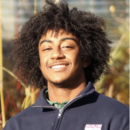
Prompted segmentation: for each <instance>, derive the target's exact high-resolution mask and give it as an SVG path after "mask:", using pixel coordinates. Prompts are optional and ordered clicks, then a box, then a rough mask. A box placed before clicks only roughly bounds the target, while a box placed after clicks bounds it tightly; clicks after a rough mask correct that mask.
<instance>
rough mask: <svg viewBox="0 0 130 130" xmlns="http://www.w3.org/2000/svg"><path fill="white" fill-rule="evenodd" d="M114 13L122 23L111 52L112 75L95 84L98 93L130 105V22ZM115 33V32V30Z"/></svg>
mask: <svg viewBox="0 0 130 130" xmlns="http://www.w3.org/2000/svg"><path fill="white" fill-rule="evenodd" d="M112 11H113V10H112ZM113 13H115V12H114V11H113V12H112V16H113V17H114V18H115V20H117V21H118V22H120V26H119V27H118V28H117V29H116V33H120V34H121V37H120V39H119V41H118V43H117V46H116V47H115V48H114V50H112V52H111V60H110V63H109V64H110V74H109V75H105V76H102V77H101V79H100V81H98V82H97V83H96V84H95V87H96V89H97V91H98V92H100V93H102V94H105V95H107V96H109V97H112V98H115V99H117V100H118V101H120V102H122V103H123V104H126V105H127V106H128V105H129V52H130V50H129V21H127V20H124V19H121V18H118V17H117V16H116V15H115V14H113ZM113 31H115V30H113Z"/></svg>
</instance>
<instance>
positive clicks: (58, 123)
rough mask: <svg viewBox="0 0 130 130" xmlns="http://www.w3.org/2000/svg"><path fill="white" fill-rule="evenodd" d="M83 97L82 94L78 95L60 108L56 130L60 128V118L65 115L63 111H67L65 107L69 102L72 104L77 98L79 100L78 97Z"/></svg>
mask: <svg viewBox="0 0 130 130" xmlns="http://www.w3.org/2000/svg"><path fill="white" fill-rule="evenodd" d="M82 97H83V96H82V95H79V96H77V97H76V98H74V99H72V100H71V101H69V102H68V103H67V104H66V105H65V106H64V107H63V108H62V109H59V113H58V116H57V121H56V124H55V127H54V130H58V128H59V125H60V119H61V117H62V115H63V112H64V111H65V108H66V107H67V106H68V104H69V105H70V104H71V103H73V102H75V101H76V100H78V99H80V98H82Z"/></svg>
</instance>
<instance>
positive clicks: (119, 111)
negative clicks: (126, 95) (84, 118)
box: [97, 93, 129, 130]
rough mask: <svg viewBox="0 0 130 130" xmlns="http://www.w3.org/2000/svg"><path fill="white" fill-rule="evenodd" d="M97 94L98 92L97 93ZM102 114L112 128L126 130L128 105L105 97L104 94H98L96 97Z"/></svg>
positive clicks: (127, 125)
mask: <svg viewBox="0 0 130 130" xmlns="http://www.w3.org/2000/svg"><path fill="white" fill-rule="evenodd" d="M97 94H98V93H97ZM97 102H98V105H99V107H97V108H98V109H100V111H101V113H102V115H104V117H106V118H107V119H108V120H109V121H110V122H111V126H112V127H113V128H117V126H120V128H119V129H121V130H127V129H128V127H129V107H128V106H126V105H124V104H122V103H121V102H119V101H117V100H115V99H113V98H110V97H107V96H105V95H102V94H99V96H98V99H97Z"/></svg>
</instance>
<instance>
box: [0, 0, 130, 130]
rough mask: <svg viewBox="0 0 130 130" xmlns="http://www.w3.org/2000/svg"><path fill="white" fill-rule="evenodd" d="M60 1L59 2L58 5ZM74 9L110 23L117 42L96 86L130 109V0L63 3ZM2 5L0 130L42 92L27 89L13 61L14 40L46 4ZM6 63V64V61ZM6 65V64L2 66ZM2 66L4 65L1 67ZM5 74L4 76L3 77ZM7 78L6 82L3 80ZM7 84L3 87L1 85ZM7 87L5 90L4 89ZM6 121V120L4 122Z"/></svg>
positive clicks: (19, 0) (16, 0) (19, 1)
mask: <svg viewBox="0 0 130 130" xmlns="http://www.w3.org/2000/svg"><path fill="white" fill-rule="evenodd" d="M58 1H59V0H56V1H55V2H58ZM61 1H63V2H68V3H69V6H70V8H72V7H74V6H76V7H77V8H78V9H80V10H85V11H90V12H93V13H95V14H96V15H98V16H101V17H103V18H104V19H105V21H106V31H107V37H108V38H109V39H110V40H112V41H113V44H112V45H111V46H112V51H111V57H112V58H111V60H110V63H109V64H110V66H111V67H110V70H111V74H110V75H106V76H102V78H101V80H100V81H98V82H97V83H96V84H95V88H96V90H97V91H98V92H100V93H102V94H104V95H107V96H109V97H112V98H115V99H116V100H119V101H120V102H122V103H123V104H125V105H127V106H128V105H129V52H130V51H129V1H128V0H100V1H99V0H61ZM0 2H1V7H0V10H1V15H0V19H1V21H0V22H1V28H0V30H1V34H2V35H1V37H2V38H1V40H2V41H1V42H2V46H1V43H0V48H2V53H1V51H0V63H1V64H2V66H3V67H1V66H0V76H1V77H0V87H1V94H0V96H1V106H0V112H1V113H0V127H1V128H0V130H1V129H2V124H3V125H4V124H5V123H6V121H7V120H8V119H9V118H10V117H12V116H14V115H16V114H17V113H19V112H20V111H21V110H23V109H24V108H26V107H27V106H29V105H31V104H32V103H33V102H35V100H36V98H37V97H38V94H39V91H40V90H38V89H37V90H36V89H35V88H33V87H31V88H30V87H28V88H25V85H24V83H22V81H20V80H19V79H18V78H19V74H18V73H17V72H16V66H15V63H14V61H13V59H12V58H10V59H9V58H8V57H9V54H10V52H11V50H12V47H13V45H12V43H11V41H12V39H13V38H14V37H17V35H18V32H19V31H20V29H21V27H22V25H23V24H24V23H25V22H26V21H27V20H28V19H29V18H30V17H31V16H32V15H33V14H34V12H36V10H35V9H37V11H40V10H42V7H43V5H44V4H45V0H0ZM2 59H3V60H2ZM2 61H3V62H2ZM1 64H0V65H1ZM2 72H3V74H2ZM2 77H3V78H2ZM1 80H2V81H3V84H2V83H1ZM2 87H3V89H2ZM2 119H3V120H2Z"/></svg>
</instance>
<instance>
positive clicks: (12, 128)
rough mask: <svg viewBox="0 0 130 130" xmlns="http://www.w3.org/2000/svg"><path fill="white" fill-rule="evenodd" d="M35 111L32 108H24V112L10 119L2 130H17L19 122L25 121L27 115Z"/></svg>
mask: <svg viewBox="0 0 130 130" xmlns="http://www.w3.org/2000/svg"><path fill="white" fill-rule="evenodd" d="M35 110H36V109H34V108H33V107H32V106H30V107H28V108H26V109H25V110H23V111H21V112H20V113H18V114H17V115H15V116H13V117H12V118H10V119H9V120H8V121H7V123H6V125H5V127H4V129H3V130H16V129H17V130H19V125H20V122H23V121H26V120H27V118H28V117H30V116H29V115H32V114H33V113H35Z"/></svg>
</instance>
